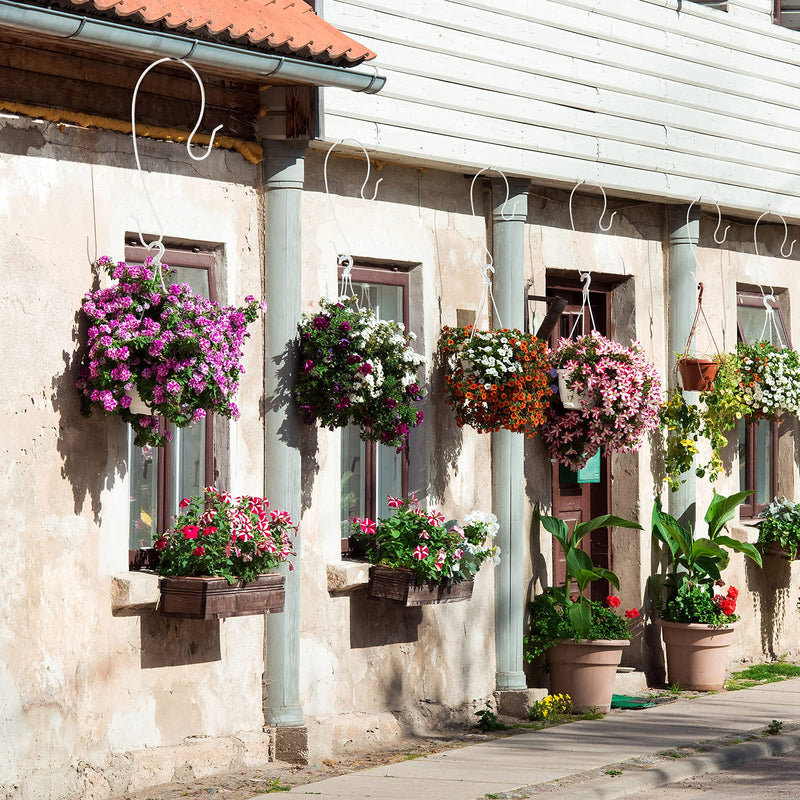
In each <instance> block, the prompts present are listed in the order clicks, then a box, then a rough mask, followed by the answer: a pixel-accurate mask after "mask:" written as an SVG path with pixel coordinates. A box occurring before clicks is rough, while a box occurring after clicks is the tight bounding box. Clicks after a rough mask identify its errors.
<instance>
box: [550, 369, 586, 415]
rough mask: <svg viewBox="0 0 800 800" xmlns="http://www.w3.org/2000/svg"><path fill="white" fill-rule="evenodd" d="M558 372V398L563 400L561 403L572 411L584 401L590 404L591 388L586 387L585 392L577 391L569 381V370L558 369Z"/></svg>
mask: <svg viewBox="0 0 800 800" xmlns="http://www.w3.org/2000/svg"><path fill="white" fill-rule="evenodd" d="M556 374H557V375H558V399H559V400H561V405H562V406H564V408H566V409H568V410H570V411H576V410H577V409H579V408H581V407H582V406H583V404H584V403H586V405H587V406H588V403H589V390H588V389H585V390H584V391H583V392H576V391H575V390H574V389H571V388H570V386H569V383H568V381H567V375H568V374H569V370H566V369H557V370H556Z"/></svg>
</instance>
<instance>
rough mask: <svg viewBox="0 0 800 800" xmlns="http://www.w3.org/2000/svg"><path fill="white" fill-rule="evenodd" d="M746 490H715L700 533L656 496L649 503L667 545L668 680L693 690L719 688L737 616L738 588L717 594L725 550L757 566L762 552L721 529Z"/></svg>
mask: <svg viewBox="0 0 800 800" xmlns="http://www.w3.org/2000/svg"><path fill="white" fill-rule="evenodd" d="M750 494H752V492H750V491H748V492H738V493H736V494H733V495H731V496H729V497H725V496H723V495H720V494H717V493H716V491H715V492H714V496H713V499H712V500H711V503H710V504H709V506H708V510H707V511H706V514H705V522H706V523H707V525H708V535H707V536H705V537H699V538H696V537H695V535H694V532H693V531H692V530H691V529H686V528H683V527H682V526H681V525H680V524H679V523H678V521H677V520H676V519H675V518H674V517H671V516H670V515H669V514H667V513H665V512H664V511H662V510H661V504H660V502H659V501H656V503H655V505H654V506H653V517H652V522H653V535H654V536H655V537H656V539H658V540H659V541H660V542H662V543H663V544H664V545H666V548H667V555H668V557H669V565H670V572H669V574H668V575H667V576H665V578H664V579H663V581H662V586H663V589H665V590H666V599H664V598H663V597H662V598H661V602H660V619H659V624H660V625H661V634H662V637H663V639H664V645H665V647H666V650H667V673H668V680H669V683H670V684H677V685H678V686H682V687H683V688H685V689H695V690H697V691H712V690H718V689H721V688H722V683H723V680H724V678H725V666H726V664H727V658H728V647H729V645H730V643H731V640H732V638H733V632H734V623H735V622H736V620H737V619H738V617H737V616H736V615H735V611H736V598H737V596H738V592H737V590H736V589H735V588H734V587H730V589H729V590H728V592H727V594H725V595H718V594H715V587H716V586H717V585H724V582H723V581H722V571H723V570H724V569H725V567H727V565H728V562H729V560H730V553H729V551H730V550H735V551H737V552H740V553H743V554H744V555H745V556H747V557H748V558H751V559H752V560H753V561H755V563H756V564H758V565H759V566H761V554H760V553H759V552H758V550H757V549H756V548H755V547H754V546H753V545H752V544H749V543H747V542H740V541H738V540H736V539H733V538H732V537H730V536H727V535H725V534H724V533H723V531H724V529H725V525H726V524H727V523H728V522H729V521H730V520H731V519H733V515H734V513H735V510H736V507H737V506H738V505H739V504H740V503H742V502H743V501H744V499H745V498H746V497H748V495H750Z"/></svg>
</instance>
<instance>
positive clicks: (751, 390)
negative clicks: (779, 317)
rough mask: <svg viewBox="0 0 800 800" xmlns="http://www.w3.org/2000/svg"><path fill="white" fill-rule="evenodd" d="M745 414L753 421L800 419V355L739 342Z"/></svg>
mask: <svg viewBox="0 0 800 800" xmlns="http://www.w3.org/2000/svg"><path fill="white" fill-rule="evenodd" d="M736 354H737V357H738V359H739V370H740V375H741V385H740V389H741V394H740V397H739V400H740V403H741V412H742V415H743V416H745V417H749V418H751V419H769V420H776V419H778V418H779V417H780V416H781V415H782V414H784V413H788V414H792V415H794V416H800V355H798V353H797V351H796V350H792V349H791V348H789V347H775V346H774V345H772V344H770V343H769V342H755V343H754V344H752V345H746V344H744V343H742V342H740V343H739V345H738V347H737V349H736Z"/></svg>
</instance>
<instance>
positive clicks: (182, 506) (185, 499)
mask: <svg viewBox="0 0 800 800" xmlns="http://www.w3.org/2000/svg"><path fill="white" fill-rule="evenodd" d="M191 502H192V501H191V500H190V499H189V498H188V497H184V498H183V500H181V502H180V504H179V505H180V508H181V509H184V508H186V506H188V505H189V503H191Z"/></svg>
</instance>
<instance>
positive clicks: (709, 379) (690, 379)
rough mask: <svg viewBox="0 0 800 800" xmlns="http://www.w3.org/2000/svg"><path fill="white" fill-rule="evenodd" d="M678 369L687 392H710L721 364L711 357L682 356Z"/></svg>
mask: <svg viewBox="0 0 800 800" xmlns="http://www.w3.org/2000/svg"><path fill="white" fill-rule="evenodd" d="M678 371H679V372H680V373H681V384H683V388H684V389H685V390H686V391H687V392H708V391H710V390H711V387H712V385H713V384H714V378H716V377H717V372H719V364H718V363H717V362H716V361H713V360H712V359H710V358H682V359H681V360H680V361H678Z"/></svg>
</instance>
